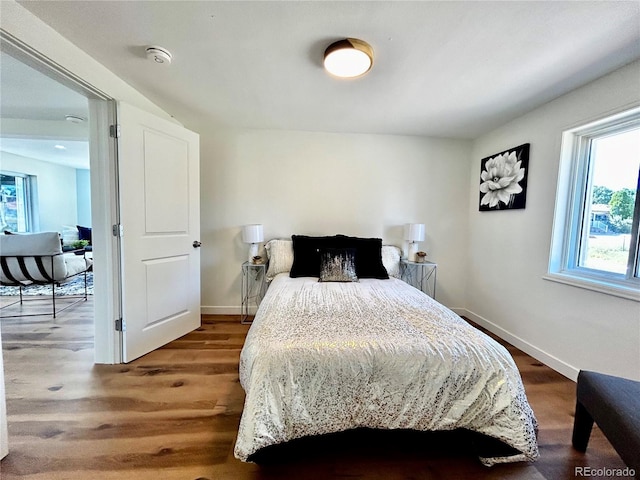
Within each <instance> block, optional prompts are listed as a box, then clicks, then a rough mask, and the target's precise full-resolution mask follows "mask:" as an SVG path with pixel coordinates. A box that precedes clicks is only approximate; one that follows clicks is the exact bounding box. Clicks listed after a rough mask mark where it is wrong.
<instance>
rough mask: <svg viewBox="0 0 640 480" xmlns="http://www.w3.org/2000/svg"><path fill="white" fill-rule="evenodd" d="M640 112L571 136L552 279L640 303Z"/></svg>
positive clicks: (561, 181)
mask: <svg viewBox="0 0 640 480" xmlns="http://www.w3.org/2000/svg"><path fill="white" fill-rule="evenodd" d="M639 187H640V108H634V109H632V110H629V111H626V112H623V113H620V114H617V115H614V116H611V117H607V118H605V119H602V120H599V121H596V122H593V123H590V124H588V125H584V126H580V127H577V128H574V129H572V130H568V131H566V132H564V134H563V137H562V153H561V159H560V173H559V177H558V194H557V198H556V212H555V218H554V227H553V238H552V243H551V255H550V261H549V274H548V275H547V276H546V277H545V278H547V279H549V280H556V281H560V282H564V283H569V284H572V285H576V286H581V287H584V288H589V289H592V290H598V291H602V292H605V293H610V294H612V295H618V296H622V297H625V298H631V299H634V300H638V301H640V270H639V262H638V256H639V250H638V243H639V241H638V223H639V220H640V194H639V193H638V190H639Z"/></svg>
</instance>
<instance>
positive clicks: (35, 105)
mask: <svg viewBox="0 0 640 480" xmlns="http://www.w3.org/2000/svg"><path fill="white" fill-rule="evenodd" d="M0 66H1V67H2V68H1V69H0V150H2V151H4V152H8V153H12V154H15V155H20V156H22V157H28V158H35V159H37V160H41V161H45V162H51V163H56V164H59V165H64V166H68V167H72V168H89V143H88V139H87V137H88V130H87V128H86V125H84V126H78V125H74V124H71V123H70V122H68V121H66V120H65V115H77V116H80V117H82V118H85V119H86V118H88V113H89V112H88V102H87V99H86V98H85V97H83V96H82V95H80V94H78V93H76V92H74V91H73V90H71V89H69V88H67V87H65V86H64V85H62V84H60V83H58V82H56V81H55V80H52V79H51V78H49V77H47V76H45V75H43V74H42V73H40V72H38V71H36V70H34V69H32V68H31V67H28V66H27V65H25V64H24V63H22V62H20V61H18V60H16V59H14V58H13V57H11V56H9V55H7V54H6V53H0ZM61 147H64V148H61Z"/></svg>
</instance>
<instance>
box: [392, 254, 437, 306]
mask: <svg viewBox="0 0 640 480" xmlns="http://www.w3.org/2000/svg"><path fill="white" fill-rule="evenodd" d="M437 269H438V264H437V263H433V262H411V261H409V260H406V259H404V258H403V259H402V260H400V278H402V280H404V281H405V282H407V283H408V284H409V285H412V286H414V287H416V288H417V289H418V290H421V291H423V292H424V293H426V294H427V295H429V296H430V297H431V298H433V299H435V298H436V270H437Z"/></svg>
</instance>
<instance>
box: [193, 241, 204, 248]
mask: <svg viewBox="0 0 640 480" xmlns="http://www.w3.org/2000/svg"><path fill="white" fill-rule="evenodd" d="M201 246H202V243H201V242H199V241H198V240H194V241H193V248H200V247H201Z"/></svg>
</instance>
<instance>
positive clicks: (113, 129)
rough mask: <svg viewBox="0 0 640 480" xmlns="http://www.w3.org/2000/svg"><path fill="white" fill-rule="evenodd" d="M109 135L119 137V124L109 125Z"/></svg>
mask: <svg viewBox="0 0 640 480" xmlns="http://www.w3.org/2000/svg"><path fill="white" fill-rule="evenodd" d="M109 136H110V137H111V138H120V125H117V124H116V125H109Z"/></svg>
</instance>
